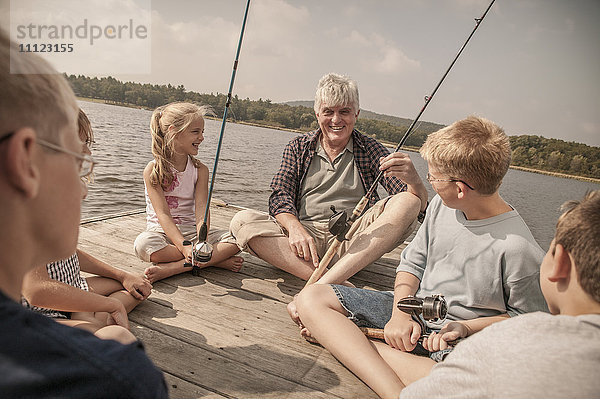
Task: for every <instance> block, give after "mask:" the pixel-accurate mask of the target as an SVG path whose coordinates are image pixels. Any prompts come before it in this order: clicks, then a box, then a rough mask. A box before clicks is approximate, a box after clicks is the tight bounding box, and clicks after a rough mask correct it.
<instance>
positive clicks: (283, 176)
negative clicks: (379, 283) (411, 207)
mask: <svg viewBox="0 0 600 399" xmlns="http://www.w3.org/2000/svg"><path fill="white" fill-rule="evenodd" d="M320 134H321V129H317V130H315V131H312V132H309V133H306V134H303V135H301V136H298V137H296V138H294V139H292V140H291V141H290V142H289V143H288V144H287V146H286V147H285V149H284V150H283V156H282V159H281V166H280V167H279V171H278V172H277V174H275V176H274V177H273V180H272V181H271V190H272V192H271V196H270V197H269V213H270V214H271V215H272V216H275V215H277V214H280V213H291V214H292V215H294V216H298V209H299V207H300V195H299V194H300V188H301V187H302V182H303V180H304V177H305V176H306V172H307V171H308V166H309V165H310V163H311V161H312V159H313V157H314V155H315V153H316V148H317V141H318V140H319V137H320ZM352 139H353V141H354V149H353V152H354V162H355V163H356V166H357V167H358V173H359V175H360V180H361V182H362V184H363V187H364V188H365V192H366V191H367V190H368V189H369V188H370V187H371V185H373V183H374V182H375V178H376V177H377V175H378V174H379V158H381V157H385V156H387V155H389V154H390V151H389V150H388V149H387V148H385V147H384V146H383V145H382V144H381V143H379V142H378V141H377V140H375V139H373V138H371V137H368V136H365V135H363V134H362V133H360V132H359V131H358V130H356V129H354V130H353V131H352ZM379 182H380V184H381V185H382V186H383V188H384V189H385V190H386V191H387V192H388V194H390V195H394V194H397V193H399V192H401V191H406V188H407V187H406V184H405V183H403V182H402V181H401V180H400V179H398V178H396V177H383V178H382V179H380V180H379ZM377 201H379V195H378V194H377V191H376V190H374V192H373V194H372V195H371V197H370V198H369V206H372V205H373V204H375V203H376V202H377Z"/></svg>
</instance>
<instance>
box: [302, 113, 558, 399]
mask: <svg viewBox="0 0 600 399" xmlns="http://www.w3.org/2000/svg"><path fill="white" fill-rule="evenodd" d="M510 153H511V152H510V144H509V141H508V137H507V136H506V135H505V134H504V131H503V130H502V129H501V128H500V127H499V126H497V125H496V124H494V123H493V122H491V121H489V120H487V119H484V118H479V117H474V116H471V117H468V118H466V119H464V120H460V121H457V122H455V123H453V124H452V125H450V126H448V127H446V128H444V129H441V130H439V131H437V132H435V133H433V134H431V135H430V136H429V137H428V138H427V141H426V142H425V144H424V145H423V147H422V148H421V155H422V156H423V158H424V159H425V160H426V161H427V164H428V167H429V173H428V175H427V180H428V181H429V182H430V183H431V184H432V186H433V188H434V190H435V191H436V193H437V194H438V195H436V196H435V197H434V198H433V199H432V201H431V203H430V204H429V207H428V209H427V215H426V217H425V220H424V221H423V224H422V226H421V227H420V229H419V231H418V232H417V234H416V236H415V238H414V239H413V240H412V241H411V243H410V244H409V245H408V246H407V247H406V249H405V250H404V251H403V253H402V256H401V261H400V265H399V266H398V268H397V274H396V281H395V286H394V291H393V292H377V291H371V290H364V289H358V288H350V287H345V286H341V285H324V284H319V283H318V282H317V283H316V284H314V285H312V286H309V287H307V288H306V289H304V290H303V291H302V292H301V293H300V295H299V296H298V299H297V307H298V313H299V316H300V323H301V326H302V327H304V329H303V333H304V334H306V335H312V336H313V337H314V338H315V339H316V340H318V341H319V342H320V343H321V344H322V345H323V346H324V347H325V348H327V349H328V350H329V351H330V352H331V353H332V354H333V355H334V356H336V357H337V358H338V360H340V361H341V362H342V363H344V365H346V367H348V368H349V369H350V370H351V371H352V372H354V373H355V374H356V375H357V376H358V377H359V378H361V379H362V380H363V381H364V382H365V383H366V384H367V385H369V386H370V387H371V388H372V389H373V390H374V391H375V392H376V393H377V394H378V395H379V396H381V397H383V398H397V397H398V395H399V393H400V391H401V390H402V388H403V387H404V386H406V385H408V384H409V383H411V382H413V381H415V380H417V379H418V378H420V377H422V376H423V375H426V374H427V373H428V372H429V370H430V369H431V367H433V365H434V364H435V362H436V361H441V360H442V359H443V357H444V356H445V354H447V352H448V351H449V349H448V342H450V341H452V340H456V339H457V338H459V337H466V336H468V335H471V334H473V333H475V332H477V331H479V330H481V329H483V328H484V327H486V326H488V325H490V324H492V323H494V322H496V321H500V320H503V319H505V318H508V317H510V316H514V315H517V314H521V313H526V312H532V311H538V310H547V307H546V304H545V302H544V299H543V297H542V293H541V290H540V286H539V270H538V265H539V264H540V262H541V260H542V258H543V254H544V252H543V250H542V249H541V248H540V246H539V245H538V244H537V243H536V241H535V240H534V238H533V236H532V235H531V232H530V231H529V229H528V228H527V226H526V225H525V222H524V221H523V219H522V218H521V217H520V216H519V214H518V213H517V211H516V210H514V209H513V208H512V207H511V206H510V205H509V204H507V203H506V202H505V201H504V200H503V199H502V198H501V197H500V195H499V193H498V189H499V187H500V184H501V183H502V178H503V177H504V175H505V174H506V171H507V170H508V166H509V163H510ZM433 294H443V295H444V296H445V298H446V301H447V303H448V315H447V320H448V321H455V323H449V324H447V325H443V324H441V323H433V322H427V323H426V326H427V329H428V330H431V331H432V332H439V334H437V335H436V334H433V336H432V338H431V339H430V340H426V341H425V342H424V343H423V345H420V344H418V339H419V337H420V336H421V334H422V333H424V331H421V327H420V325H419V324H418V323H417V322H416V321H414V320H413V319H412V318H411V316H410V315H408V314H406V313H403V312H402V311H400V310H399V309H397V308H396V306H395V305H396V304H397V303H398V301H399V300H400V299H401V298H404V297H407V296H409V295H417V296H419V297H425V296H430V295H433ZM359 326H360V327H374V328H384V335H385V341H386V343H383V342H370V341H369V340H368V339H367V338H366V337H365V336H364V335H363V334H362V333H361V331H360V329H359V328H358V327H359Z"/></svg>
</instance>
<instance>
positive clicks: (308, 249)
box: [288, 222, 319, 268]
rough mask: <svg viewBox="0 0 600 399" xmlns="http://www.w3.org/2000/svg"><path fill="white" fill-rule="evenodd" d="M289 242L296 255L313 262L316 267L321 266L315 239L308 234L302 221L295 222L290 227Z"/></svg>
mask: <svg viewBox="0 0 600 399" xmlns="http://www.w3.org/2000/svg"><path fill="white" fill-rule="evenodd" d="M288 242H289V244H290V249H291V251H292V252H293V253H294V254H296V256H298V257H299V258H302V259H304V260H305V261H308V262H312V264H313V265H314V266H315V268H316V267H317V266H319V255H318V253H317V246H316V245H315V240H314V238H312V236H311V235H310V234H308V232H307V231H306V229H305V228H304V226H302V224H301V223H300V222H298V223H297V224H296V223H294V224H293V225H292V226H290V228H289V229H288Z"/></svg>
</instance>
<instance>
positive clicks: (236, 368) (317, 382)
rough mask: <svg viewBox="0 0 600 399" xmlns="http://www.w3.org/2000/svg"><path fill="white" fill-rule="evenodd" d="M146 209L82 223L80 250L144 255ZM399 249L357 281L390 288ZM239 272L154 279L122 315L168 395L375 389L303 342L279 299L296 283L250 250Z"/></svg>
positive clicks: (229, 211) (347, 394) (131, 263)
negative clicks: (145, 295) (140, 240)
mask: <svg viewBox="0 0 600 399" xmlns="http://www.w3.org/2000/svg"><path fill="white" fill-rule="evenodd" d="M238 210H239V209H237V208H233V207H216V206H213V207H211V221H212V225H213V227H216V228H227V227H228V224H229V220H230V219H231V217H233V215H234V214H235V213H236V212H237V211H238ZM145 227H146V222H145V215H144V214H143V213H141V214H134V215H120V216H119V217H115V218H108V219H105V220H96V221H93V222H89V223H86V224H84V225H82V226H81V229H80V244H79V245H80V248H82V249H83V250H85V251H87V252H89V253H91V254H92V255H94V256H97V257H98V258H100V259H102V260H104V261H106V262H107V263H109V264H111V265H113V266H115V267H119V268H122V269H123V270H129V271H137V272H142V271H143V270H144V269H145V268H146V267H148V266H149V264H148V263H146V262H143V261H141V260H139V259H138V258H137V257H136V256H135V254H134V253H133V241H134V239H135V237H136V236H137V235H138V234H139V233H140V232H141V231H143V230H144V229H145ZM403 247H404V245H403V246H401V247H400V248H397V249H395V250H394V251H392V252H391V253H389V254H386V255H385V256H384V257H383V258H382V259H381V260H380V261H378V262H376V263H375V264H373V265H370V266H368V267H367V268H365V269H364V270H362V271H361V272H359V273H357V275H356V276H354V277H353V278H352V279H351V281H352V282H353V283H355V284H356V285H357V286H359V287H367V288H376V289H392V287H393V280H394V277H395V267H396V265H397V262H398V260H399V258H400V257H399V254H400V251H401V249H402V248H403ZM242 256H243V257H244V259H245V264H244V267H243V268H242V270H241V271H240V272H239V273H233V272H230V271H227V270H223V269H218V268H206V269H203V270H201V272H200V276H198V277H196V276H192V275H191V274H190V273H184V274H180V275H177V276H173V277H171V278H169V279H166V280H163V281H160V282H157V283H155V284H154V289H153V293H152V295H151V297H150V298H149V299H148V300H147V301H145V302H143V303H141V304H140V305H139V306H138V307H137V308H136V309H135V310H134V311H133V312H131V313H130V320H131V325H132V332H133V333H134V334H135V335H136V336H137V337H138V338H140V339H141V340H142V341H143V342H144V343H145V346H146V350H147V352H148V354H149V356H150V357H151V358H152V359H153V360H154V361H155V363H156V364H157V365H158V366H159V367H160V368H161V369H162V370H163V371H164V372H165V377H166V379H167V382H168V384H169V387H170V391H171V397H173V398H192V397H209V398H221V397H227V398H238V397H239V398H254V397H260V398H271V397H277V398H282V397H283V398H287V397H289V398H300V397H302V398H322V397H339V398H359V397H360V398H372V397H376V395H375V394H374V393H373V392H372V391H371V390H370V389H369V388H368V387H367V386H365V385H364V384H363V383H362V382H361V381H360V380H359V379H358V378H356V377H355V376H354V375H353V374H352V373H350V372H349V371H348V370H347V369H346V368H345V367H344V366H343V365H341V364H340V363H339V362H337V360H336V359H335V358H333V357H332V356H331V355H330V354H329V352H328V351H326V350H325V349H323V348H322V347H320V346H318V345H311V344H308V343H307V342H306V341H305V340H304V339H302V338H301V337H300V335H299V330H298V328H297V327H296V326H295V325H294V324H293V323H292V322H291V320H290V319H289V317H288V315H287V312H286V309H285V307H286V305H287V303H289V302H290V301H291V300H292V299H293V296H294V295H295V294H297V293H298V292H299V291H300V290H301V289H302V287H303V286H304V281H302V280H300V279H298V278H296V277H294V276H292V275H290V274H288V273H286V272H283V271H281V270H279V269H277V268H274V267H272V266H270V265H268V264H266V263H265V262H264V261H262V260H260V259H258V258H256V257H253V256H251V255H249V254H243V255H242Z"/></svg>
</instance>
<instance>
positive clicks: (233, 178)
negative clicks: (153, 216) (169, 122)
mask: <svg viewBox="0 0 600 399" xmlns="http://www.w3.org/2000/svg"><path fill="white" fill-rule="evenodd" d="M80 106H81V108H82V109H83V110H84V111H85V112H86V113H87V115H88V117H89V118H90V121H91V122H92V127H93V129H94V135H95V140H96V144H95V145H94V148H93V156H94V158H95V159H96V160H97V161H98V165H96V167H95V169H94V170H95V178H94V183H93V184H91V185H90V187H89V193H88V197H87V198H86V199H85V201H84V202H83V205H82V217H83V218H86V217H91V216H101V215H109V214H113V213H118V212H123V211H128V210H137V209H141V208H143V207H144V206H145V202H144V182H143V178H142V171H143V169H144V167H145V166H146V164H147V163H148V162H149V161H150V160H151V159H152V153H151V151H150V145H151V139H150V129H149V124H150V116H151V114H152V113H151V112H150V111H146V110H140V109H134V108H126V107H118V106H113V105H106V104H99V103H92V102H80ZM220 129H221V122H220V121H212V120H207V121H206V125H205V134H204V136H205V140H204V142H203V143H202V145H201V146H200V151H199V153H198V158H199V159H200V160H201V161H202V162H203V163H204V164H206V165H207V166H208V167H209V169H210V170H211V171H212V168H213V163H214V157H215V153H216V147H217V143H218V136H219V133H220ZM294 136H295V134H294V133H288V132H283V131H279V130H274V129H267V128H261V127H253V126H246V125H239V124H234V123H227V125H226V127H225V134H224V137H223V143H222V147H221V155H220V160H219V164H218V168H217V177H216V180H215V186H214V192H213V198H214V199H220V200H223V201H225V202H227V203H229V204H234V205H240V206H244V207H248V208H254V209H259V210H264V211H266V210H267V209H268V205H267V200H268V197H269V194H270V189H269V183H270V182H271V178H272V177H273V175H274V173H275V172H276V171H277V169H278V168H279V163H280V160H281V154H282V151H283V148H284V147H285V145H286V144H287V143H288V141H289V140H291V139H292V138H293V137H294ZM409 155H410V157H411V159H412V160H413V163H414V164H415V167H416V168H417V171H418V172H419V175H420V176H421V178H423V179H424V178H425V176H426V175H427V166H426V163H425V162H424V161H423V159H422V158H421V157H420V155H419V154H418V153H414V152H409ZM425 184H426V185H427V186H428V190H429V193H430V195H431V196H433V195H434V192H433V190H432V189H431V186H429V184H428V183H425ZM597 189H600V184H596V183H591V182H583V181H579V180H574V179H565V178H559V177H554V176H547V175H541V174H537V173H530V172H524V171H519V170H513V169H511V170H509V171H508V174H507V175H506V177H505V179H504V183H503V185H502V187H501V189H500V194H501V195H502V197H503V198H504V199H505V200H506V201H507V202H509V203H510V204H511V205H512V206H513V207H515V208H516V209H517V210H518V211H519V213H520V214H521V216H522V217H523V219H524V220H525V222H526V223H527V224H528V226H529V228H530V229H531V231H532V233H533V236H534V237H535V238H536V240H537V241H538V243H539V244H540V245H541V246H542V248H544V249H547V248H548V246H549V244H550V241H551V240H552V236H553V235H554V226H555V223H556V219H557V217H558V216H559V214H560V211H559V208H560V205H561V204H562V203H563V202H565V201H567V200H570V199H579V198H581V197H583V195H584V194H585V193H586V191H588V190H597Z"/></svg>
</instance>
